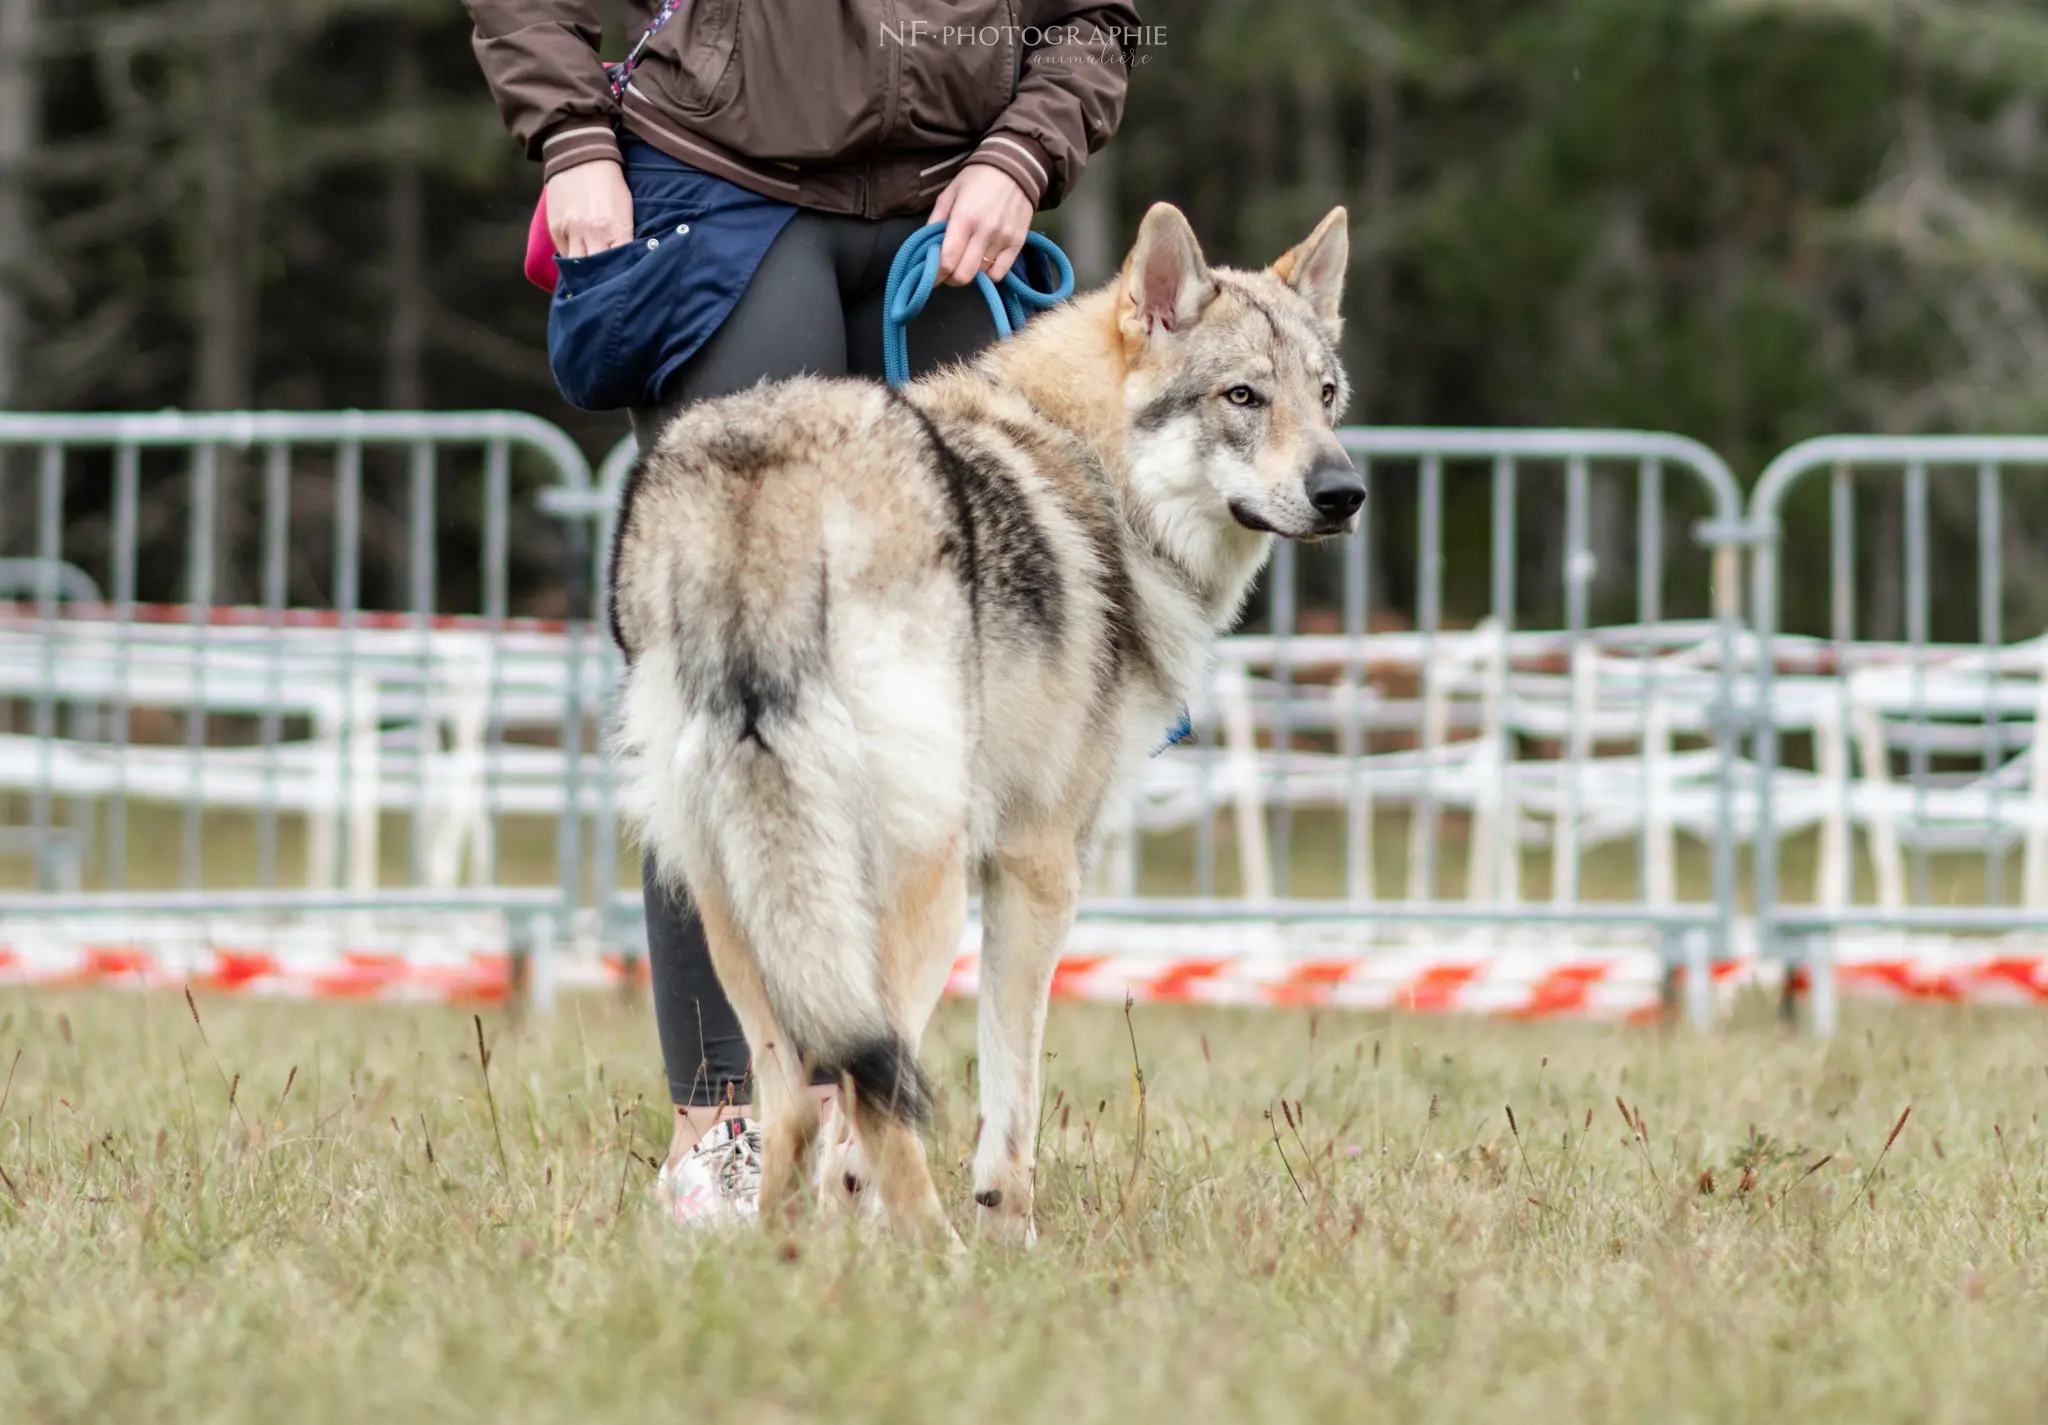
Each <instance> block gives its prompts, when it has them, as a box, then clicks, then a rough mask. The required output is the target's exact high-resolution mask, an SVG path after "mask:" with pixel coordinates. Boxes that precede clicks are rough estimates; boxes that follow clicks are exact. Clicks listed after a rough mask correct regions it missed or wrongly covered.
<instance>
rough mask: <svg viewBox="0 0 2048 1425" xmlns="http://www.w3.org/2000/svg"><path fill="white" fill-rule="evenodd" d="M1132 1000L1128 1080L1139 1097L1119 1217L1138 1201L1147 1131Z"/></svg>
mask: <svg viewBox="0 0 2048 1425" xmlns="http://www.w3.org/2000/svg"><path fill="white" fill-rule="evenodd" d="M1132 1003H1133V1001H1132V998H1131V996H1130V995H1129V994H1128V993H1127V994H1125V995H1124V1032H1125V1033H1126V1034H1127V1035H1129V1037H1130V1043H1131V1083H1132V1085H1133V1087H1134V1090H1135V1092H1136V1093H1137V1096H1138V1126H1137V1130H1136V1132H1135V1134H1134V1137H1133V1142H1132V1144H1131V1171H1130V1174H1129V1176H1128V1177H1126V1178H1125V1179H1124V1188H1123V1192H1122V1193H1121V1194H1120V1195H1119V1196H1118V1198H1117V1205H1116V1215H1117V1217H1119V1218H1120V1217H1122V1216H1123V1215H1124V1213H1125V1212H1126V1211H1128V1210H1129V1208H1130V1206H1131V1204H1132V1203H1133V1202H1135V1201H1136V1200H1137V1196H1138V1188H1139V1184H1140V1182H1141V1181H1142V1180H1143V1178H1144V1175H1145V1139H1146V1136H1147V1132H1148V1130H1147V1127H1146V1099H1145V1069H1144V1066H1143V1065H1142V1064H1140V1063H1139V1062H1138V1026H1137V1025H1136V1023H1134V1022H1133V1021H1132V1019H1131V1005H1132ZM1112 1220H1114V1219H1112Z"/></svg>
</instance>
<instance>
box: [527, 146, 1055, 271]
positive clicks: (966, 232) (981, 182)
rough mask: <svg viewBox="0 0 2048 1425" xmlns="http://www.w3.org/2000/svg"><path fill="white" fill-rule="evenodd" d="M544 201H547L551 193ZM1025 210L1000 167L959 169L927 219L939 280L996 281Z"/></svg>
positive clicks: (1026, 199) (1017, 244) (1015, 249)
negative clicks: (935, 230)
mask: <svg viewBox="0 0 2048 1425" xmlns="http://www.w3.org/2000/svg"><path fill="white" fill-rule="evenodd" d="M569 171H570V172H571V173H574V172H575V171H576V170H575V169H573V168H572V169H570V170H569ZM548 201H549V202H550V203H552V202H553V201H554V199H553V197H552V196H550V197H549V199H548ZM1031 212H1032V206H1031V198H1030V196H1029V195H1028V194H1026V193H1025V191H1024V190H1023V189H1022V188H1019V187H1018V186H1017V181H1016V180H1015V179H1014V178H1012V177H1010V175H1009V174H1007V173H1005V172H1003V170H1002V169H1000V168H997V167H995V166H993V165H992V164H986V163H970V164H968V165H967V166H966V167H965V168H963V169H961V170H960V171H959V173H957V174H955V175H954V177H953V181H952V182H951V183H948V184H947V185H946V191H945V192H943V193H941V194H940V195H939V201H938V205H937V206H936V207H934V208H933V209H932V221H933V222H935V223H944V224H945V225H946V241H945V243H944V245H943V246H941V247H940V248H939V280H940V281H941V282H945V283H949V284H950V285H952V286H955V287H964V286H966V285H967V284H968V283H969V282H972V281H973V280H974V274H975V273H976V272H979V271H981V270H982V269H983V268H986V269H987V270H988V275H989V276H990V277H992V278H994V279H995V280H996V281H998V282H1000V281H1002V280H1003V275H1004V274H1005V273H1007V272H1008V271H1009V270H1010V264H1011V263H1013V262H1015V261H1016V260H1017V254H1018V253H1020V252H1022V251H1023V250H1024V237H1025V234H1027V233H1029V232H1030V231H1031Z"/></svg>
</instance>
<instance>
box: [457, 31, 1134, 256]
mask: <svg viewBox="0 0 2048 1425" xmlns="http://www.w3.org/2000/svg"><path fill="white" fill-rule="evenodd" d="M465 3H466V4H467V5H468V8H469V13H470V18H471V19H472V20H473V21H474V22H475V25H476V36H475V46H476V53H477V58H478V60H479V61H481V62H482V64H483V70H484V76H485V77H486V78H487V79H488V80H489V81H490V85H491V91H492V93H494V94H495V95H496V96H497V100H498V108H499V109H500V111H501V112H502V113H503V114H504V117H505V124H506V127H507V128H509V129H511V131H512V135H513V137H514V138H516V139H518V140H519V141H520V142H521V143H523V144H524V145H525V146H526V151H527V154H528V155H529V156H530V157H533V158H536V159H539V160H540V161H541V162H542V164H543V165H544V169H543V171H544V173H545V176H547V177H550V178H551V177H553V176H554V175H555V174H557V173H559V172H561V171H562V170H564V169H567V168H573V167H575V166H576V165H578V164H582V163H589V162H592V161H594V160H598V159H610V160H612V161H614V162H616V161H617V160H618V145H617V142H616V140H615V139H614V138H613V135H612V124H613V123H614V121H616V120H620V119H623V121H624V124H625V127H626V128H627V129H628V130H630V131H631V132H632V133H633V134H635V135H637V136H638V137H640V138H642V139H645V140H646V141H647V142H648V143H650V144H653V145H654V146H655V147H656V148H659V149H662V150H663V151H665V152H667V153H669V154H672V155H673V156H675V157H677V158H680V159H682V160H683V161H684V162H686V163H690V164H693V165H695V166H696V167H698V168H701V169H703V170H704V171H706V172H708V173H714V174H717V175H718V176H719V177H721V178H725V179H729V180H730V181H732V182H734V183H737V184H739V185H741V186H742V187H745V188H748V189H750V190H752V191H753V192H756V193H759V194H761V195H763V196H764V197H769V198H777V199H781V200H783V201H785V202H790V203H795V204H797V205H799V206H801V207H806V208H815V209H819V210H821V211H824V212H832V213H851V214H856V215H859V216H862V217H886V216H893V215H897V214H901V213H911V212H918V211H921V210H923V209H925V208H927V207H929V206H930V205H931V203H932V202H933V200H934V199H936V198H937V196H938V194H939V191H940V190H941V189H943V188H944V187H945V185H946V184H947V182H948V181H950V180H951V178H952V177H953V175H954V174H955V173H957V172H958V171H959V169H960V168H961V167H962V166H963V165H964V164H969V163H987V164H992V165H994V166H995V167H997V168H999V169H1001V170H1002V171H1003V172H1004V173H1007V174H1009V175H1010V177H1012V178H1014V179H1016V180H1017V182H1018V183H1019V184H1020V185H1022V187H1023V189H1024V191H1025V192H1026V193H1027V194H1029V195H1030V196H1031V199H1032V201H1033V202H1034V203H1036V204H1037V205H1038V206H1039V207H1047V208H1049V207H1051V206H1053V205H1054V204H1056V203H1058V202H1059V201H1060V199H1061V198H1062V197H1063V196H1064V195H1065V194H1066V193H1067V192H1068V191H1069V190H1071V189H1072V188H1073V186H1074V180H1075V179H1076V178H1077V177H1078V176H1079V175H1080V172H1081V166H1082V164H1084V163H1085V162H1086V161H1087V158H1088V155H1089V153H1090V152H1091V151H1092V150H1094V149H1098V148H1100V147H1101V146H1102V145H1103V144H1104V143H1106V142H1107V141H1108V139H1109V136H1110V135H1111V134H1112V133H1114V132H1115V130H1116V125H1117V120H1118V119H1119V118H1120V117H1121V116H1122V113H1123V103H1124V88H1125V83H1126V80H1127V79H1128V72H1127V70H1126V67H1125V55H1124V51H1123V46H1124V45H1125V44H1127V43H1131V42H1134V41H1135V39H1136V27H1137V23H1138V17H1137V12H1136V11H1135V9H1134V8H1133V7H1132V5H1131V4H1129V3H1126V0H686V3H685V4H684V6H683V8H682V9H681V10H680V11H679V12H678V13H677V14H676V15H675V16H674V17H673V18H672V19H670V20H669V22H668V23H667V24H666V25H665V26H663V27H662V29H661V31H660V33H659V34H657V35H656V36H655V37H654V40H653V43H652V44H650V45H649V46H648V48H647V50H646V52H645V53H644V54H643V55H642V57H641V59H640V62H639V67H638V68H637V69H636V70H635V71H634V73H633V82H632V85H631V87H630V88H629V89H628V91H627V94H626V99H625V103H624V105H623V113H621V106H619V105H617V104H614V103H613V101H612V96H611V89H610V87H609V85H608V84H607V82H606V79H605V73H604V68H603V66H602V65H601V64H600V63H599V60H598V49H597V46H598V38H599V27H598V21H597V17H596V14H595V11H594V10H593V8H592V5H591V0H465ZM654 8H655V0H634V11H635V29H634V32H633V38H634V39H636V40H637V39H638V38H639V36H640V33H641V31H642V30H644V28H645V25H646V21H647V19H648V17H649V16H650V15H651V14H652V12H653V10H654Z"/></svg>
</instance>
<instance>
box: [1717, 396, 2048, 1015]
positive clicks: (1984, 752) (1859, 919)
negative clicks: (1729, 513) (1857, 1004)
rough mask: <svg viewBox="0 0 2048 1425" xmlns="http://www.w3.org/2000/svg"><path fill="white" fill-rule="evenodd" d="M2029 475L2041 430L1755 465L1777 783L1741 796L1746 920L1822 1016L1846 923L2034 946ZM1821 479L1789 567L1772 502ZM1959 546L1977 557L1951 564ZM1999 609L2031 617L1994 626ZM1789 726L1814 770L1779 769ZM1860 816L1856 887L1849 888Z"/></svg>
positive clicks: (2037, 910)
mask: <svg viewBox="0 0 2048 1425" xmlns="http://www.w3.org/2000/svg"><path fill="white" fill-rule="evenodd" d="M2029 480H2031V481H2032V483H2033V485H2034V488H2035V492H2036V493H2037V494H2040V493H2048V439H2043V438H2029V437H2007V438H1988V437H1978V436H1955V437H1951V436H1941V437H1920V438H1875V437H1845V436H1834V437H1827V438H1824V439H1820V440H1811V441H1807V442H1805V443H1804V444H1801V445H1798V446H1794V447H1793V448H1792V449H1790V450H1788V451H1786V452H1785V453H1784V454H1782V455H1780V456H1779V457H1778V458H1777V459H1775V460H1773V461H1772V462H1771V464H1770V465H1769V467H1768V468H1766V469H1765V471H1764V473H1763V475H1762V476H1761V478H1760V479H1759V480H1758V482H1757V486H1756V490H1755V493H1754V496H1753V498H1752V500H1751V519H1752V522H1753V525H1754V526H1755V528H1756V530H1757V531H1758V533H1759V534H1760V535H1761V536H1763V538H1762V539H1761V540H1760V542H1759V543H1758V545H1757V550H1756V557H1755V561H1754V565H1753V579H1754V585H1755V600H1754V601H1755V619H1756V636H1757V640H1758V643H1759V645H1760V647H1761V648H1762V649H1763V650H1765V653H1766V656H1764V657H1762V658H1760V659H1759V660H1758V663H1757V669H1756V673H1757V684H1758V688H1757V705H1758V706H1759V707H1761V708H1764V709H1768V715H1767V716H1764V717H1762V718H1761V719H1760V721H1759V725H1758V762H1759V771H1760V774H1761V776H1762V778H1763V784H1764V785H1765V786H1766V787H1767V788H1770V789H1771V791H1772V795H1768V796H1765V797H1764V798H1763V799H1762V801H1761V804H1760V806H1759V809H1758V814H1759V817H1760V825H1759V827H1758V830H1757V837H1756V847H1757V866H1756V914H1757V927H1758V931H1757V933H1758V938H1759V941H1760V943H1761V944H1762V945H1764V946H1765V947H1767V948H1770V949H1774V950H1775V949H1778V948H1779V947H1780V945H1781V943H1785V944H1786V946H1787V948H1786V951H1785V953H1788V954H1791V955H1793V956H1796V958H1799V959H1801V960H1803V961H1804V963H1805V968H1806V971H1807V974H1808V976H1809V979H1810V983H1811V986H1812V1015H1813V1019H1814V1022H1815V1027H1816V1028H1817V1029H1818V1030H1819V1031H1820V1032H1822V1033H1827V1032H1831V1031H1832V1029H1833V1027H1834V1023H1835V1012H1836V1010H1835V981H1836V964H1837V961H1838V960H1839V959H1840V958H1842V955H1843V952H1844V950H1845V949H1847V948H1850V947H1851V945H1852V940H1851V937H1852V936H1853V935H1855V934H1857V933H1860V934H1861V936H1862V939H1863V941H1864V944H1863V946H1862V947H1861V948H1863V949H1865V950H1871V949H1875V950H1876V952H1877V953H1879V954H1882V955H1886V956H1887V957H1889V958H1893V959H1904V958H1907V957H1909V956H1910V953H1911V949H1912V943H1911V942H1912V940H1913V938H1914V937H1916V936H1922V937H1924V936H1925V935H1926V934H1927V933H1928V932H1937V931H1938V932H1950V933H1966V934H1974V935H1979V936H1982V935H1987V934H1989V935H2004V936H2006V937H2007V938H2008V941H2011V940H2012V938H2013V937H2021V938H2020V940H2019V942H2018V943H2017V944H2008V946H2007V947H2005V948H2006V949H2007V950H2008V951H2022V952H2025V953H2026V954H2028V955H2030V956H2031V957H2033V958H2035V959H2038V956H2039V951H2040V939H2039V937H2040V935H2041V932H2042V931H2043V930H2048V739H2044V738H2043V737H2041V736H2040V733H2039V729H2040V728H2041V727H2042V726H2044V725H2048V639H2044V638H2043V637H2042V633H2043V630H2044V628H2048V599H2044V598H2043V595H2044V594H2048V585H2044V581H2043V578H2042V575H2043V573H2044V570H2043V569H2042V568H2041V567H2040V566H2039V565H2038V563H2036V561H2037V560H2038V557H2039V554H2038V551H2039V550H2040V549H2042V548H2043V547H2044V546H2043V545H2042V544H2041V543H2040V542H2039V536H2038V535H2037V536H2033V537H2031V538H2030V537H2029V535H2028V533H2027V529H2026V525H2025V523H2024V522H2020V523H2015V522H2014V521H2015V517H2016V516H2017V515H2018V514H2019V513H2020V511H2021V510H2022V509H2024V508H2026V502H2024V501H2009V500H2008V498H2007V497H2008V492H2009V490H2010V488H2011V487H2012V485H2013V484H2014V483H2016V482H2024V481H2029ZM1880 482H1881V483H1880ZM1894 483H1895V485H1896V489H1895V490H1888V489H1886V488H1884V487H1885V486H1886V485H1891V484H1894ZM1816 487H1819V488H1816ZM1822 499H1824V500H1825V506H1824V508H1825V527H1826V531H1827V533H1826V538H1825V544H1824V547H1825V549H1826V553H1827V558H1826V560H1825V561H1822V560H1820V559H1818V558H1805V559H1802V560H1800V561H1798V562H1797V564H1796V565H1795V566H1794V567H1793V568H1788V567H1787V561H1786V560H1785V559H1784V558H1783V557H1782V554H1781V549H1780V543H1781V541H1780V534H1781V531H1782V528H1783V526H1784V524H1785V522H1786V520H1787V518H1788V512H1789V511H1792V510H1794V509H1796V508H1797V507H1798V506H1799V505H1800V504H1801V502H1802V501H1807V502H1808V503H1809V504H1811V505H1816V506H1817V505H1819V504H1820V502H1821V500H1822ZM1930 501H1931V503H1930ZM1811 513H1815V514H1817V513H1819V511H1818V510H1817V509H1816V510H1813V511H1811ZM1859 528H1860V529H1862V530H1864V531H1865V532H1864V533H1863V534H1862V535H1861V536H1860V537H1859ZM1937 542H1939V543H1940V544H1941V545H1942V546H1943V548H1942V551H1941V552H1942V560H1941V562H1942V566H1943V569H1944V575H1943V578H1942V580H1941V587H1940V589H1939V590H1937V587H1936V580H1935V577H1934V562H1933V553H1934V549H1933V546H1934V545H1935V544H1936V543H1937ZM1815 553H1816V554H1817V553H1818V551H1817V550H1816V551H1815ZM2015 563H2017V564H2018V565H2019V566H2020V567H2019V568H2018V570H2017V577H2015V571H2014V569H2013V567H2012V566H2013V565H2014V564H2015ZM1972 564H1974V572H1975V577H1974V578H1968V579H1966V578H1958V577H1956V574H1957V573H1958V572H1959V571H1960V570H1967V569H1969V568H1970V566H1971V565H1972ZM1820 571H1825V573H1824V575H1823V574H1822V573H1821V572H1820ZM1799 576H1804V578H1803V582H1804V583H1805V584H1806V585H1807V587H1808V589H1809V590H1815V589H1816V588H1818V591H1819V592H1822V593H1824V595H1825V597H1824V600H1822V601H1820V602H1821V603H1822V606H1824V607H1825V609H1826V610H1827V614H1826V619H1827V622H1826V628H1825V630H1820V629H1815V630H1811V631H1809V636H1806V637H1801V636H1800V632H1801V631H1796V630H1788V629H1786V628H1785V627H1784V626H1783V623H1784V620H1783V614H1782V607H1783V602H1784V599H1783V596H1784V591H1785V586H1786V584H1787V583H1789V582H1792V580H1793V579H1794V578H1795V577H1799ZM2014 615H2017V618H2016V619H2015V618H2014V617H2013V616H2014ZM2014 622H2018V623H2020V624H2021V629H2022V631H2023V632H2026V633H2028V634H2030V636H2028V637H2026V638H2025V639H2024V640H2023V641H2017V642H2014V641H2009V634H2010V632H2011V631H2012V625H2013V623H2014ZM1859 634H1860V635H1861V636H1860V637H1859ZM1873 634H1875V635H1876V637H1875V638H1873V637H1872V635H1873ZM1788 739H1793V740H1804V741H1805V742H1807V743H1808V744H1810V749H1811V750H1810V763H1811V766H1812V768H1813V771H1814V774H1815V775H1814V778H1813V779H1812V783H1811V788H1810V791H1809V793H1808V794H1807V795H1805V796H1803V797H1801V796H1799V795H1798V794H1797V793H1796V792H1795V793H1791V794H1788V791H1787V788H1786V787H1785V784H1784V781H1783V780H1782V779H1781V776H1780V774H1781V772H1783V771H1785V770H1787V769H1786V767H1785V761H1786V759H1785V758H1784V757H1783V756H1782V753H1783V747H1784V743H1785V741H1787V740H1788ZM1852 749H1853V752H1854V757H1853V759H1852V756H1851V753H1852ZM1852 761H1854V762H1856V763H1860V767H1861V775H1860V777H1859V776H1858V775H1856V774H1855V772H1854V771H1852ZM1901 763H1903V766H1901V765H1900V764H1901ZM1788 822H1790V823H1791V825H1790V826H1788V825H1787V823H1788ZM1805 825H1816V826H1817V828H1818V838H1819V847H1818V855H1817V858H1816V867H1817V869H1816V877H1815V882H1816V883H1815V886H1814V894H1813V899H1812V900H1811V902H1808V903H1796V904H1795V903H1788V902H1787V901H1786V900H1785V899H1784V898H1783V896H1782V895H1781V880H1782V877H1781V875H1780V864H1781V858H1780V850H1781V847H1780V843H1781V839H1782V838H1783V836H1784V834H1785V833H1786V832H1787V831H1788V830H1796V829H1799V828H1800V827H1803V826H1805ZM1859 835H1860V837H1861V839H1862V845H1863V849H1864V853H1865V857H1866V858H1867V861H1868V863H1869V880H1870V883H1871V884H1870V889H1871V895H1870V897H1869V898H1868V899H1867V900H1859V899H1858V897H1857V896H1856V894H1855V881H1856V877H1855V862H1856V859H1857V858H1856V854H1855V853H1856V841H1857V837H1858V836H1859ZM2016 846H2017V847H2019V848H2020V856H2019V860H2020V865H2019V866H2018V867H2017V868H2015V867H2013V866H2012V865H2011V862H2012V860H2013V852H2014V848H2015V847H2016ZM1909 863H1910V876H1909V874H1908V865H1909ZM2014 869H2017V870H2018V871H2019V872H2020V874H2019V875H2018V876H2017V877H2015V876H2013V875H2011V874H2010V873H2011V871H2013V870H2014ZM1937 873H1939V882H1938V881H1937ZM2015 889H2017V891H2018V893H2019V894H2018V897H2017V899H2014V897H2013V894H2012V893H2013V891H2014V890H2015Z"/></svg>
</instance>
